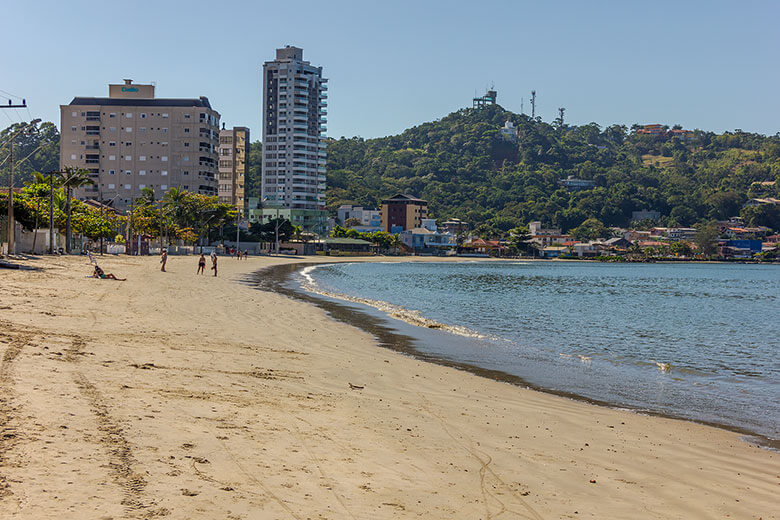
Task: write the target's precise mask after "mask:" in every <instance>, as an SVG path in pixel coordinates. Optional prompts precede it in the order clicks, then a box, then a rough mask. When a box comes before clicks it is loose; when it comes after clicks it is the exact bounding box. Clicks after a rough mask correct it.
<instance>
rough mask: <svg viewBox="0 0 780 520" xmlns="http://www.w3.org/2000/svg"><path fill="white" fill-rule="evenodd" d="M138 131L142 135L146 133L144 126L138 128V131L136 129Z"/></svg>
mask: <svg viewBox="0 0 780 520" xmlns="http://www.w3.org/2000/svg"><path fill="white" fill-rule="evenodd" d="M138 131H139V132H141V133H142V134H143V133H145V132H146V127H145V126H142V127H141V128H139V129H138Z"/></svg>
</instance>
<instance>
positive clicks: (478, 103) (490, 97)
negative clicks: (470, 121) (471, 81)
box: [474, 90, 498, 108]
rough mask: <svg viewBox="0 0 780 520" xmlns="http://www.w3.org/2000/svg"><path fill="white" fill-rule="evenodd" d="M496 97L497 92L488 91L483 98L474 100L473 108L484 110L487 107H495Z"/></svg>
mask: <svg viewBox="0 0 780 520" xmlns="http://www.w3.org/2000/svg"><path fill="white" fill-rule="evenodd" d="M497 96H498V92H496V91H495V90H488V91H487V92H486V93H485V95H484V96H482V97H475V98H474V108H484V107H486V106H488V105H495V104H496V97H497Z"/></svg>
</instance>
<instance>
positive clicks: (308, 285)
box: [300, 265, 487, 339]
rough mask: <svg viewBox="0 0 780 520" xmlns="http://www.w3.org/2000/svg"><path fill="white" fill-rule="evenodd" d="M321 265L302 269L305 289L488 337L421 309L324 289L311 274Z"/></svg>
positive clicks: (408, 319) (417, 323)
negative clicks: (433, 318)
mask: <svg viewBox="0 0 780 520" xmlns="http://www.w3.org/2000/svg"><path fill="white" fill-rule="evenodd" d="M319 267H322V266H319V265H312V266H308V267H305V268H303V269H301V271H300V275H301V276H302V277H303V283H302V284H301V287H302V288H303V289H304V290H305V291H308V292H311V293H314V294H319V295H320V296H326V297H328V298H335V299H337V300H343V301H348V302H352V303H361V304H363V305H368V306H369V307H373V308H375V309H377V310H379V311H382V312H384V313H385V314H387V315H389V316H390V317H392V318H395V319H397V320H400V321H403V322H405V323H409V324H410V325H415V326H417V327H425V328H427V329H437V330H443V331H446V332H450V333H452V334H457V335H459V336H465V337H469V338H478V339H484V338H486V337H487V336H485V335H483V334H480V333H479V332H476V331H473V330H471V329H469V328H467V327H462V326H460V325H447V324H446V323H441V322H438V321H435V320H431V319H429V318H426V317H425V316H423V315H422V313H421V312H420V311H417V310H414V309H407V308H406V307H402V306H400V305H394V304H392V303H390V302H386V301H382V300H372V299H370V298H360V297H357V296H349V295H346V294H341V293H336V292H331V291H326V290H324V289H322V288H321V287H320V286H319V284H317V282H316V280H315V279H314V277H313V276H312V275H311V273H312V272H313V271H314V270H315V269H317V268H319Z"/></svg>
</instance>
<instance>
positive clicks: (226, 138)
mask: <svg viewBox="0 0 780 520" xmlns="http://www.w3.org/2000/svg"><path fill="white" fill-rule="evenodd" d="M248 153H249V129H248V128H246V127H244V126H236V127H233V128H229V129H225V127H224V126H223V127H222V130H220V132H219V189H218V192H217V193H218V195H219V201H220V202H224V203H225V204H230V205H232V206H235V208H236V209H237V210H238V214H239V216H241V217H245V216H246V210H247V201H246V197H245V189H244V186H245V181H246V173H247V171H246V168H247V166H246V165H247V160H248V158H249V156H248V155H247V154H248Z"/></svg>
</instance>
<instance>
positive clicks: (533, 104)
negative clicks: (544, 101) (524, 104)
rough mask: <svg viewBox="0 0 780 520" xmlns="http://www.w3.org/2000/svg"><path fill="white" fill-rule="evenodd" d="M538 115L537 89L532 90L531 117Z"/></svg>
mask: <svg viewBox="0 0 780 520" xmlns="http://www.w3.org/2000/svg"><path fill="white" fill-rule="evenodd" d="M535 117H536V91H535V90H532V91H531V119H533V118H535Z"/></svg>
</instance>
